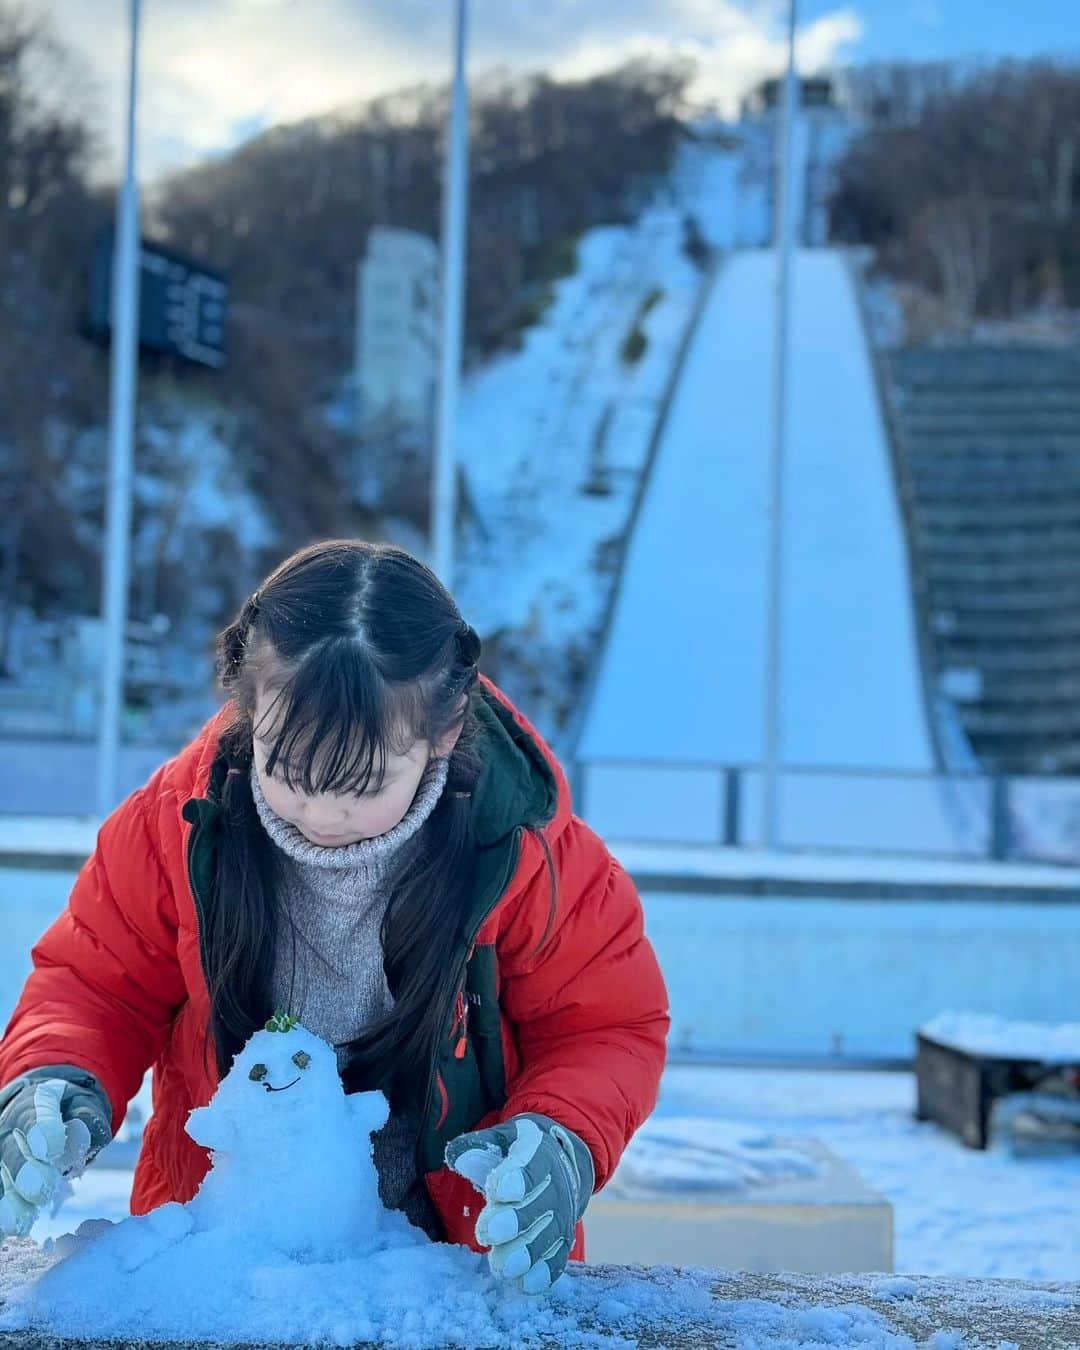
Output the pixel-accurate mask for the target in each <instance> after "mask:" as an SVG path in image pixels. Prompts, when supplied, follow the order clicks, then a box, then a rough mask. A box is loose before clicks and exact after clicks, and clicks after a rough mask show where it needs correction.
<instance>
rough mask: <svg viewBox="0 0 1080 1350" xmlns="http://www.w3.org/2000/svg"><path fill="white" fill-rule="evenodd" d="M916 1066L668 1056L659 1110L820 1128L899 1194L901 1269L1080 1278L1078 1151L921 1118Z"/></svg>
mask: <svg viewBox="0 0 1080 1350" xmlns="http://www.w3.org/2000/svg"><path fill="white" fill-rule="evenodd" d="M914 1102H915V1084H914V1078H913V1076H912V1075H911V1074H910V1073H871V1072H860V1071H853V1070H845V1071H835V1072H829V1071H809V1070H798V1069H697V1068H678V1067H674V1068H669V1069H668V1071H667V1073H666V1074H665V1076H664V1085H663V1090H662V1093H661V1099H660V1106H659V1108H658V1113H657V1114H658V1115H659V1116H660V1117H663V1116H665V1115H672V1116H680V1117H686V1116H693V1115H698V1116H706V1117H708V1118H709V1119H710V1120H715V1121H718V1122H723V1123H725V1124H727V1123H730V1122H735V1123H738V1124H739V1125H740V1126H741V1125H746V1126H748V1127H752V1128H755V1129H758V1130H762V1131H769V1132H772V1133H775V1134H777V1135H786V1136H792V1135H799V1134H807V1135H811V1136H814V1137H816V1138H819V1139H821V1140H822V1141H823V1142H824V1143H825V1144H827V1145H828V1147H829V1148H831V1149H832V1151H833V1152H834V1153H836V1154H837V1155H838V1156H839V1157H840V1158H842V1159H844V1161H845V1162H848V1163H850V1164H851V1165H852V1166H853V1167H854V1168H855V1170H856V1171H857V1172H858V1173H859V1174H860V1175H861V1176H862V1178H863V1179H864V1180H865V1181H866V1182H868V1183H869V1185H871V1186H872V1187H874V1188H875V1189H876V1190H878V1191H880V1192H881V1194H882V1195H884V1196H885V1197H886V1199H888V1200H889V1201H891V1203H892V1205H893V1209H894V1216H895V1237H896V1269H897V1270H898V1271H902V1272H904V1273H906V1274H911V1275H920V1274H923V1275H956V1276H965V1277H970V1276H987V1277H998V1278H1015V1279H1031V1280H1077V1279H1080V1208H1078V1207H1077V1205H1076V1204H1075V1196H1076V1194H1077V1187H1078V1186H1080V1151H1073V1152H1071V1153H1061V1154H1057V1155H1054V1154H1050V1155H1047V1156H1041V1157H1040V1156H1030V1157H1021V1156H1014V1155H1013V1154H1012V1153H1011V1152H1010V1149H1009V1146H1008V1143H1007V1140H1006V1138H1005V1136H1004V1135H1003V1134H1002V1133H1001V1132H999V1133H998V1134H997V1135H995V1137H994V1140H993V1143H992V1147H991V1148H990V1149H989V1150H987V1152H985V1153H980V1152H976V1151H975V1150H972V1149H968V1148H965V1147H964V1146H963V1145H962V1144H960V1143H959V1141H958V1140H956V1139H954V1138H953V1137H952V1136H951V1135H948V1134H945V1133H944V1132H943V1131H942V1130H940V1129H939V1128H938V1127H937V1126H935V1125H933V1124H930V1123H928V1122H919V1121H916V1120H915V1119H914V1116H913V1107H914Z"/></svg>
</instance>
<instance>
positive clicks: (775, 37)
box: [22, 0, 1080, 179]
mask: <svg viewBox="0 0 1080 1350" xmlns="http://www.w3.org/2000/svg"><path fill="white" fill-rule="evenodd" d="M22 5H23V8H24V9H26V10H28V11H29V12H30V13H32V14H39V15H41V16H42V17H45V18H48V19H50V20H51V21H52V23H53V26H54V28H55V30H56V32H57V33H58V35H59V36H60V37H61V39H62V40H63V41H64V43H65V44H66V45H67V46H68V47H69V48H70V49H71V50H72V52H73V55H74V63H73V68H72V73H71V74H70V75H69V76H68V78H67V79H66V80H65V92H64V97H65V98H70V99H71V100H77V101H79V102H81V103H83V104H84V105H85V106H86V107H87V108H88V109H89V110H90V111H91V113H92V115H93V116H94V118H95V121H96V122H97V123H98V125H99V126H100V127H101V129H102V132H103V135H104V137H105V139H106V142H107V144H108V147H109V151H110V161H109V167H110V168H112V167H114V166H115V162H116V155H117V149H116V147H117V145H118V144H119V140H120V131H121V127H122V121H123V113H122V100H123V92H124V66H125V61H126V28H127V11H128V0H22ZM452 10H453V5H452V2H451V0H381V2H380V0H142V13H143V22H142V43H141V60H142V79H141V97H142V110H141V119H140V120H141V128H142V132H141V141H140V155H139V162H140V169H141V173H142V175H143V176H144V177H146V178H148V179H153V178H155V177H158V176H160V175H161V174H162V173H163V172H166V171H167V170H169V169H171V168H176V167H179V166H182V165H184V164H188V163H191V162H192V161H194V160H197V159H200V158H203V157H205V156H206V155H210V154H219V153H221V152H222V151H224V150H227V149H228V148H230V147H231V146H233V145H235V144H237V143H238V142H239V141H241V140H244V139H246V138H247V137H249V136H251V135H252V134H254V133H256V132H258V131H259V130H261V129H263V128H264V127H266V126H271V125H274V124H275V123H278V122H282V121H292V120H295V119H298V118H302V117H305V116H309V115H311V114H314V113H321V112H326V111H330V110H333V109H335V108H340V107H342V106H348V105H350V104H351V105H356V104H358V103H361V102H363V101H365V100H366V99H368V98H371V97H373V96H375V95H377V94H380V93H385V92H387V91H389V90H391V89H396V88H400V87H402V86H405V85H409V84H414V83H416V82H418V81H422V80H439V79H443V78H445V77H446V75H447V72H448V63H449V53H450V40H451V15H452ZM786 10H787V5H786V0H470V6H469V11H470V41H469V61H470V69H471V70H472V71H483V70H488V69H491V68H493V67H497V66H501V67H505V68H509V69H513V70H537V69H544V70H548V71H550V72H552V73H554V74H556V75H567V76H574V75H586V74H589V73H592V72H594V71H596V70H602V69H608V68H610V67H611V66H613V65H615V64H617V63H618V62H619V61H620V60H623V59H626V58H629V57H632V56H637V55H646V54H653V55H664V54H681V55H688V56H692V57H694V58H695V59H696V60H697V61H698V62H699V64H700V68H701V76H700V80H699V85H698V88H697V90H696V92H697V93H698V94H699V95H700V96H701V97H702V99H708V100H711V101H714V102H716V103H717V104H719V106H720V107H721V108H722V109H724V110H725V111H727V112H731V111H732V110H733V109H734V108H735V107H736V106H737V103H738V99H739V97H740V96H741V95H742V94H743V93H744V92H745V91H746V90H747V89H748V88H749V87H750V86H751V85H753V84H754V83H755V82H756V81H757V80H758V79H760V78H761V77H762V76H763V75H765V74H770V73H774V72H775V71H776V70H778V69H779V67H780V65H781V62H782V59H783V51H784V40H783V38H784V15H785V14H786ZM798 30H799V48H798V49H799V61H800V65H801V67H802V68H803V69H804V70H805V71H807V72H811V71H815V70H820V69H822V68H823V67H828V66H830V65H834V64H838V63H847V62H849V61H863V60H881V59H910V60H932V59H941V58H968V57H991V58H993V57H1003V56H1028V55H1041V54H1047V55H1055V56H1059V57H1061V56H1070V57H1078V56H1080V4H1078V3H1077V0H1024V3H1023V4H1016V3H1015V0H846V3H836V0H799V22H798Z"/></svg>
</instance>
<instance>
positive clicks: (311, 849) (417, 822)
mask: <svg viewBox="0 0 1080 1350" xmlns="http://www.w3.org/2000/svg"><path fill="white" fill-rule="evenodd" d="M449 772H450V762H449V760H447V759H433V760H431V761H430V762H429V764H428V766H427V768H426V769H425V770H424V774H423V777H422V778H421V779H420V783H419V786H418V787H417V789H416V796H415V797H413V800H412V805H411V806H410V807H409V809H408V811H406V812H405V814H404V816H402V818H401V820H399V821H398V823H397V824H396V825H395V826H394V828H393V829H392V830H387V831H386V833H385V834H378V835H376V836H375V837H374V838H373V839H359V840H357V842H356V843H355V844H344V845H342V846H341V847H339V848H334V847H333V846H330V847H324V846H323V845H321V844H313V843H312V842H311V840H310V839H307V838H305V837H304V835H303V834H301V832H300V831H299V830H298V829H297V828H296V826H295V825H293V824H292V822H291V821H288V820H283V819H282V818H281V816H279V815H277V814H276V812H274V810H273V809H272V808H271V806H270V805H269V803H268V802H267V800H266V798H265V797H264V796H263V791H262V788H261V787H260V786H259V777H258V774H257V773H256V772H255V765H254V764H252V766H251V795H252V797H254V799H255V809H256V811H258V813H259V819H260V820H261V821H262V825H263V829H264V830H265V831H266V833H267V834H268V835H269V836H270V838H271V839H272V840H273V842H274V843H275V844H276V845H277V846H278V848H280V849H281V851H282V852H283V853H284V854H286V855H287V856H288V857H289V858H291V859H292V860H293V861H294V862H298V863H306V864H308V865H309V866H313V867H324V868H328V869H331V870H333V871H346V870H364V871H372V872H381V871H383V870H384V868H385V867H386V866H387V865H388V864H389V862H390V860H391V859H392V858H393V857H394V854H395V853H396V852H397V851H398V849H399V848H401V846H402V845H403V844H404V843H406V841H407V840H409V839H411V838H412V837H413V835H414V834H415V833H416V832H417V830H419V829H420V827H421V825H423V824H424V822H425V821H426V820H427V819H428V817H429V816H430V815H431V813H432V811H434V810H435V806H436V804H437V802H438V800H439V798H440V797H441V796H442V792H443V789H444V788H445V787H446V779H447V775H448V774H449Z"/></svg>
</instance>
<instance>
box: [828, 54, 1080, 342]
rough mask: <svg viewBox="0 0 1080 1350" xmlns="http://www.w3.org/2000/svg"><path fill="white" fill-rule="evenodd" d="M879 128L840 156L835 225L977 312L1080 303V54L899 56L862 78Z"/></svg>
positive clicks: (946, 302) (956, 319) (864, 101)
mask: <svg viewBox="0 0 1080 1350" xmlns="http://www.w3.org/2000/svg"><path fill="white" fill-rule="evenodd" d="M854 89H855V92H856V94H857V102H858V104H859V105H860V107H859V110H860V111H862V112H864V113H865V114H866V115H867V118H868V123H867V127H868V129H867V130H866V132H865V133H864V134H863V135H862V136H861V137H859V138H858V139H857V140H856V141H854V142H853V144H852V145H851V147H850V149H849V151H848V153H847V155H846V156H845V158H844V160H843V161H842V163H841V164H840V165H839V169H838V174H837V180H836V187H835V192H834V195H833V198H832V205H831V233H832V236H833V238H834V239H835V240H836V241H837V242H840V243H862V244H870V245H872V246H873V247H874V249H875V250H876V252H877V256H878V261H879V264H880V266H881V267H882V268H884V269H885V271H886V272H887V273H888V274H889V275H891V276H892V277H894V278H896V279H898V280H902V281H904V282H907V283H909V284H911V285H914V286H918V287H920V288H922V289H923V290H925V291H926V292H927V293H929V294H931V295H933V296H935V297H936V298H937V299H938V300H939V301H940V302H941V306H942V312H943V315H944V320H945V322H947V323H948V324H949V325H950V326H952V327H954V328H956V329H959V330H961V331H963V330H965V329H967V328H970V325H971V323H972V321H973V320H975V319H978V318H1004V319H1008V318H1015V317H1017V316H1020V315H1023V314H1025V313H1027V312H1029V311H1030V310H1032V309H1034V308H1037V307H1040V306H1042V307H1050V308H1055V307H1056V308H1067V309H1073V310H1075V309H1078V308H1080V66H1078V65H1076V64H1075V63H1074V64H1055V63H1052V62H1048V61H1034V62H1005V63H1001V64H999V65H996V66H992V67H989V68H986V69H977V70H973V71H970V72H967V73H964V72H960V71H958V70H956V69H955V68H953V67H950V66H947V65H945V66H943V65H940V64H938V65H932V66H921V67H920V66H914V67H902V66H893V67H887V68H884V69H878V70H877V71H876V72H874V71H867V72H863V73H862V74H861V77H857V78H856V79H855V81H854Z"/></svg>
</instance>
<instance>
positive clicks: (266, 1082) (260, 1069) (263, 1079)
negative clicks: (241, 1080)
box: [248, 1033, 311, 1092]
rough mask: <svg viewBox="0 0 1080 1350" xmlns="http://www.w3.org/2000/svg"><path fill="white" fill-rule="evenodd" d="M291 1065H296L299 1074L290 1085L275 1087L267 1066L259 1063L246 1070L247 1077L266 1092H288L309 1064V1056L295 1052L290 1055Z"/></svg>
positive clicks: (305, 1052) (301, 1051) (298, 1051)
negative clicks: (259, 1084)
mask: <svg viewBox="0 0 1080 1350" xmlns="http://www.w3.org/2000/svg"><path fill="white" fill-rule="evenodd" d="M278 1034H280V1033H278ZM286 1034H288V1033H286ZM292 1063H293V1064H295V1065H296V1067H297V1069H299V1070H300V1072H299V1073H298V1074H297V1075H296V1077H295V1078H294V1079H293V1080H292V1081H291V1082H290V1083H284V1084H282V1086H281V1087H275V1086H274V1085H273V1083H271V1081H270V1069H269V1066H268V1065H266V1064H263V1063H261V1062H260V1063H258V1064H253V1065H252V1066H251V1068H250V1069H249V1070H248V1077H249V1078H250V1079H251V1081H252V1082H253V1083H261V1084H262V1085H263V1087H264V1088H265V1089H266V1090H267V1092H288V1090H289V1088H291V1087H295V1086H296V1085H297V1083H299V1081H300V1077H301V1075H302V1074H303V1073H304V1071H305V1069H307V1068H308V1066H309V1065H310V1064H311V1056H310V1055H309V1054H308V1052H307V1051H306V1050H297V1051H296V1052H295V1053H294V1054H293V1055H292Z"/></svg>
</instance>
